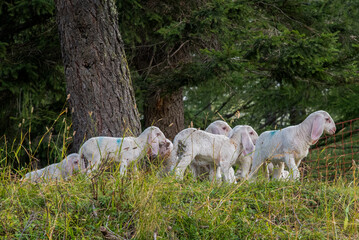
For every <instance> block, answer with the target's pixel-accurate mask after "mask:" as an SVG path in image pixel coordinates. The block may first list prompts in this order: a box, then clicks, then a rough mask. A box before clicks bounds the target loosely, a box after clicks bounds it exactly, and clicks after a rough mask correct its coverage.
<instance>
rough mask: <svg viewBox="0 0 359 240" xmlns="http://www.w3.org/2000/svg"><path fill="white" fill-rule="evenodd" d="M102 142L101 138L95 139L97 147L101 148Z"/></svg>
mask: <svg viewBox="0 0 359 240" xmlns="http://www.w3.org/2000/svg"><path fill="white" fill-rule="evenodd" d="M102 140H103V137H98V138H97V144H98V145H99V146H101V143H102Z"/></svg>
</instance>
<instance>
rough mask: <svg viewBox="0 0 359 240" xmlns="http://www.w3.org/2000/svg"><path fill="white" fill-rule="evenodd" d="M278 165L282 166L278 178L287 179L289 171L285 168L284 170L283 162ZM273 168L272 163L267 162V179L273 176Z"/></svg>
mask: <svg viewBox="0 0 359 240" xmlns="http://www.w3.org/2000/svg"><path fill="white" fill-rule="evenodd" d="M279 167H282V170H281V174H280V176H279V178H280V179H284V180H286V179H288V178H289V172H288V171H287V170H284V164H281V165H280V166H279ZM273 170H274V166H273V163H271V162H270V163H268V164H267V178H268V179H269V177H270V176H273Z"/></svg>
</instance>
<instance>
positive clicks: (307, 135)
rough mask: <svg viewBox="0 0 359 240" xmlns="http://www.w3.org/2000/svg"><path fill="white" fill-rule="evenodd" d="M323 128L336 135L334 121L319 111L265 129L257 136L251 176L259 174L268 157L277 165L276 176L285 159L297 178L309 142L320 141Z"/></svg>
mask: <svg viewBox="0 0 359 240" xmlns="http://www.w3.org/2000/svg"><path fill="white" fill-rule="evenodd" d="M323 131H324V132H325V133H327V134H330V135H333V134H334V133H335V131H336V127H335V123H334V121H333V119H332V118H331V116H330V115H329V114H328V113H327V112H325V111H317V112H314V113H312V114H310V115H309V116H308V117H307V118H306V119H305V120H304V121H303V122H302V123H300V124H298V125H295V126H290V127H287V128H284V129H282V130H276V131H266V132H264V133H262V134H261V135H260V136H259V138H258V139H257V144H256V151H255V152H254V157H253V162H252V170H251V174H250V176H251V177H252V178H256V176H257V172H258V168H259V167H260V166H261V165H262V164H264V163H265V161H266V160H269V161H271V162H272V163H273V164H274V165H275V168H274V170H273V178H280V176H281V172H282V170H283V169H284V163H285V164H286V165H287V167H288V169H289V173H290V174H289V175H290V176H289V178H292V179H296V180H298V179H299V178H300V173H299V170H298V166H299V164H300V162H301V160H302V159H303V158H304V157H306V156H307V154H308V150H309V147H310V145H312V144H315V143H316V142H317V141H318V139H319V138H320V136H321V135H322V134H323Z"/></svg>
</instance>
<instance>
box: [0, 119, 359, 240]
mask: <svg viewBox="0 0 359 240" xmlns="http://www.w3.org/2000/svg"><path fill="white" fill-rule="evenodd" d="M62 121H64V120H62ZM65 121H66V120H65ZM65 121H64V122H63V124H64V127H63V128H60V129H62V130H61V131H60V134H57V139H62V141H63V142H62V145H61V144H60V147H59V146H58V145H56V144H54V143H52V142H51V141H52V140H51V138H49V139H50V140H46V141H45V139H46V137H44V138H42V139H43V140H42V141H39V142H38V144H45V145H46V146H45V148H44V147H43V146H34V145H33V146H32V147H33V150H32V151H29V150H28V149H27V148H29V147H30V146H29V145H26V144H25V143H26V142H27V141H26V140H23V139H25V138H26V136H28V135H27V134H26V133H25V134H24V133H22V135H21V136H22V138H19V139H18V140H17V141H14V142H10V141H9V140H7V139H6V138H2V139H4V140H5V139H6V141H7V142H6V144H5V143H4V144H3V145H2V146H3V147H2V150H1V152H0V159H1V164H0V238H5V239H44V238H45V239H46V238H49V239H80V238H83V239H103V235H102V233H101V230H104V231H105V232H107V233H111V234H113V236H115V237H117V238H118V239H131V238H133V239H154V238H156V239H358V238H359V231H358V230H359V229H358V227H359V205H358V193H359V191H358V190H359V187H358V179H357V173H358V172H359V169H357V167H354V168H353V175H352V176H350V177H348V178H345V177H342V176H340V177H338V178H336V179H334V181H331V182H329V181H319V180H317V179H316V178H309V177H310V176H309V175H308V176H307V177H305V178H303V179H302V180H301V181H298V182H293V181H270V182H268V181H265V180H263V179H261V178H259V180H258V181H257V182H253V183H250V182H246V181H245V182H239V183H238V184H233V185H230V184H221V185H219V184H216V183H215V182H211V181H208V180H203V181H199V180H195V179H193V178H192V177H191V175H190V174H186V175H185V178H184V180H183V181H177V180H176V179H175V178H174V177H173V176H172V175H170V176H167V177H164V178H158V177H157V173H158V172H159V171H160V169H161V166H160V164H159V163H160V162H161V161H155V162H152V163H149V162H148V160H146V162H147V163H146V164H143V163H142V164H140V165H142V167H139V170H138V171H136V172H134V171H129V172H128V173H127V175H126V176H124V177H121V176H120V175H119V171H118V165H115V166H114V167H112V169H111V171H109V170H107V171H100V172H101V174H98V175H93V176H92V177H88V176H86V175H81V174H78V175H75V176H73V177H72V178H71V179H70V180H69V181H54V182H49V183H41V184H31V183H28V182H22V181H20V179H21V177H22V176H23V175H24V174H25V173H27V172H28V171H30V170H31V166H30V165H29V166H28V168H25V167H24V165H21V166H22V167H21V168H19V169H17V170H16V169H15V168H14V166H13V164H12V162H14V161H15V162H16V161H18V160H17V159H18V158H17V157H18V156H20V154H21V152H22V151H23V152H22V154H24V153H26V154H28V155H25V156H28V158H29V159H32V160H34V154H36V153H37V152H38V151H40V150H41V149H45V150H46V151H49V152H50V151H52V152H55V153H56V155H53V154H50V155H49V156H51V157H54V156H55V157H57V159H58V161H59V160H60V158H62V156H63V154H64V152H66V148H67V146H68V140H66V139H67V138H68V137H69V136H71V134H69V131H68V125H67V124H65ZM50 132H51V131H49V132H47V133H46V134H49V133H50ZM61 146H62V147H61ZM19 149H20V150H19ZM22 156H24V155H22ZM324 157H325V156H323V159H324ZM19 159H20V158H19ZM52 161H54V160H52ZM49 162H51V161H50V160H49Z"/></svg>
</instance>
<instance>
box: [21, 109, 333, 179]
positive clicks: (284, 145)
mask: <svg viewBox="0 0 359 240" xmlns="http://www.w3.org/2000/svg"><path fill="white" fill-rule="evenodd" d="M335 131H336V127H335V123H334V121H333V119H332V118H331V116H330V115H329V114H328V113H327V112H325V111H316V112H314V113H312V114H310V115H309V116H308V117H307V118H306V119H305V120H304V121H303V122H302V123H300V124H298V125H295V126H290V127H287V128H284V129H281V130H274V131H266V132H263V133H262V134H261V135H260V136H259V137H258V134H257V133H256V131H255V130H254V129H253V128H252V127H250V126H248V125H238V126H235V127H234V128H233V129H232V128H231V127H230V126H229V125H228V124H227V123H226V122H224V121H220V120H218V121H215V122H213V123H211V124H210V125H209V126H208V127H207V129H206V130H205V131H202V130H198V129H195V128H187V129H184V130H182V131H181V132H179V133H178V134H177V135H176V137H175V138H174V140H173V144H172V142H171V141H170V140H168V139H167V138H166V137H165V135H164V134H163V133H162V131H161V130H160V129H159V128H157V127H154V126H152V127H149V128H147V129H145V130H144V131H143V132H142V133H141V134H140V135H139V136H138V137H125V138H115V137H94V138H91V139H89V140H87V141H86V142H85V143H84V144H83V145H82V147H81V148H80V150H79V152H78V153H73V154H70V155H69V156H67V157H66V158H65V159H63V160H62V161H61V162H60V163H57V164H52V165H50V166H47V167H45V168H43V169H40V170H36V171H33V172H30V173H27V174H26V175H25V177H24V178H23V180H29V181H31V182H40V181H49V180H56V179H67V178H68V177H70V176H71V175H73V174H74V172H75V171H76V172H77V171H80V172H82V173H86V174H91V172H93V171H96V170H97V169H98V168H99V166H100V165H101V163H105V160H108V159H112V160H114V162H118V163H120V175H125V173H126V171H127V168H128V166H129V165H130V164H132V163H136V161H139V160H141V159H143V158H144V157H145V156H146V155H148V156H150V157H161V158H164V159H165V160H164V169H163V171H162V172H161V173H160V175H164V174H168V173H170V172H172V171H174V172H175V175H176V177H177V178H178V179H182V178H183V175H184V172H185V170H186V168H187V167H188V166H189V167H190V168H191V171H192V174H193V176H194V177H198V176H201V175H202V176H204V175H206V174H208V175H209V178H210V179H211V180H212V179H215V180H216V181H221V180H222V178H223V180H224V181H225V182H228V183H236V179H237V178H239V179H241V180H243V179H251V180H253V179H255V178H256V176H257V174H258V170H259V168H260V167H261V166H263V169H264V173H265V176H266V177H267V178H270V177H271V178H275V179H280V178H283V179H295V180H298V179H299V178H300V172H299V170H298V166H299V164H300V162H301V160H302V159H303V158H304V157H306V156H307V154H308V150H309V147H310V145H313V144H315V143H316V142H317V141H318V139H319V138H320V136H321V135H322V134H323V132H324V133H327V134H330V135H333V134H334V133H335ZM268 162H269V164H267V163H268ZM284 164H285V165H286V166H287V168H288V171H285V170H284V167H285V165H284ZM234 165H239V167H238V169H239V170H238V171H237V172H236V173H235V172H234V169H233V166H234ZM134 166H136V164H135V165H134Z"/></svg>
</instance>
